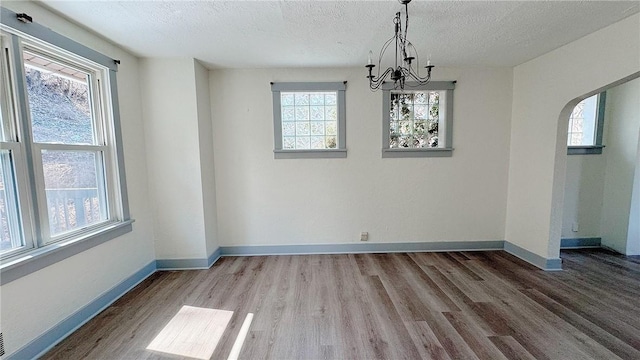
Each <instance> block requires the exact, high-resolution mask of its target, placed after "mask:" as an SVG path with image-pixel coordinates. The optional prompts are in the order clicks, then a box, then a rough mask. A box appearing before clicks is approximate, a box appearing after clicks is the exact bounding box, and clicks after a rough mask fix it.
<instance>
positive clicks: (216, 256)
mask: <svg viewBox="0 0 640 360" xmlns="http://www.w3.org/2000/svg"><path fill="white" fill-rule="evenodd" d="M221 257H222V250H221V249H220V247H218V248H217V249H216V251H214V252H213V254H211V255H210V256H209V259H208V261H207V262H208V264H209V265H208V266H207V268H210V267H211V266H213V264H215V263H216V261H218V259H220V258H221Z"/></svg>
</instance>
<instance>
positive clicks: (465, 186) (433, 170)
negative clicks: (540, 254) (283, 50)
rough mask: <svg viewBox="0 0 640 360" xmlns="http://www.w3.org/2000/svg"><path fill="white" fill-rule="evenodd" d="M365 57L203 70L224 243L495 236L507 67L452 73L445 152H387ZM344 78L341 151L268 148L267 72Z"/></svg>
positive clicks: (502, 180)
mask: <svg viewBox="0 0 640 360" xmlns="http://www.w3.org/2000/svg"><path fill="white" fill-rule="evenodd" d="M364 72H365V71H364V68H345V69H275V70H274V69H268V70H214V71H211V73H210V79H211V105H212V116H213V130H214V139H213V140H214V141H213V143H214V149H215V164H216V190H217V191H216V193H217V201H218V218H219V227H220V228H219V229H220V233H219V235H220V244H221V245H259V244H273V245H277V244H330V243H350V242H358V241H359V234H360V232H362V231H367V232H369V240H370V241H371V242H387V243H391V242H412V241H413V242H416V241H472V240H502V239H503V237H504V220H505V207H506V191H505V189H506V186H507V165H508V158H509V121H510V114H511V82H512V77H511V69H508V68H497V69H484V68H438V71H437V73H436V74H437V79H436V80H457V81H458V83H457V84H456V89H455V100H454V101H455V102H454V114H453V116H454V135H453V138H454V143H453V146H454V148H455V150H454V152H453V157H451V158H418V159H416V158H413V159H408V158H406V159H382V158H381V146H382V140H381V139H382V133H381V131H382V130H381V129H382V105H381V101H382V93H381V92H375V93H373V92H371V91H370V90H369V88H368V84H367V82H366V78H365V77H364ZM343 80H347V81H348V83H347V92H346V112H347V117H346V122H347V125H346V127H347V149H348V156H347V158H346V159H279V160H275V159H274V158H273V112H272V96H271V90H270V85H269V83H270V82H271V81H343Z"/></svg>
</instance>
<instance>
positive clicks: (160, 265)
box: [156, 247, 222, 271]
mask: <svg viewBox="0 0 640 360" xmlns="http://www.w3.org/2000/svg"><path fill="white" fill-rule="evenodd" d="M220 257H222V253H221V248H220V247H218V248H217V249H216V250H215V251H214V252H213V253H212V254H211V255H209V257H208V258H206V259H158V260H156V269H157V270H158V271H170V270H206V269H208V268H210V267H211V266H212V265H213V264H214V263H215V262H216V261H218V259H220Z"/></svg>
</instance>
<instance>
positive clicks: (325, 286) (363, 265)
mask: <svg viewBox="0 0 640 360" xmlns="http://www.w3.org/2000/svg"><path fill="white" fill-rule="evenodd" d="M562 258H563V268H564V269H565V270H564V271H561V272H543V271H540V270H538V269H536V268H534V267H532V266H531V265H529V264H527V263H524V262H523V261H521V260H519V259H517V258H515V257H513V256H511V255H509V254H507V253H505V252H502V251H493V252H448V253H408V254H404V253H399V254H357V255H354V254H351V255H304V256H303V255H301V256H259V257H225V258H222V259H220V260H219V261H218V262H217V263H216V264H215V265H214V266H213V267H212V268H211V269H209V270H199V271H175V272H158V273H155V274H153V275H152V276H151V277H150V278H148V279H147V280H145V281H144V282H142V283H141V284H140V285H138V286H137V287H136V288H134V289H133V290H132V291H131V292H129V293H128V294H126V295H125V296H124V297H122V298H121V299H120V300H118V301H117V302H116V303H114V304H113V305H112V306H110V307H109V308H107V309H106V310H105V311H103V312H102V313H101V314H99V315H98V316H97V317H95V318H94V319H93V320H91V321H90V322H88V323H87V324H86V325H84V326H83V327H82V328H80V329H79V330H78V331H76V332H75V333H74V334H72V335H71V336H69V337H68V338H67V339H66V340H64V341H63V342H61V343H60V344H58V345H57V346H56V347H55V348H53V349H52V350H51V351H50V352H49V353H47V354H46V355H45V356H44V358H45V359H83V358H87V359H129V358H131V359H158V358H171V359H175V358H179V357H178V356H175V355H169V354H162V353H157V352H151V351H148V350H145V348H146V347H147V346H148V345H149V343H151V341H152V340H153V339H154V337H155V336H156V335H157V334H158V333H159V332H160V331H161V330H162V329H163V327H164V326H165V325H166V324H167V323H168V322H169V321H170V320H171V319H172V317H173V316H174V315H175V314H176V313H177V312H178V311H179V310H180V309H181V307H182V306H183V305H189V306H193V307H203V308H209V309H219V310H229V311H233V312H234V313H233V316H232V317H231V320H230V322H229V325H228V327H227V329H226V330H225V331H224V334H223V335H222V338H221V339H220V341H219V343H218V345H217V347H216V349H215V352H214V353H213V356H212V357H211V358H212V359H227V357H228V355H229V352H230V351H231V348H232V346H233V343H234V341H235V339H236V337H237V335H238V333H239V331H240V327H241V326H242V323H243V321H244V319H245V316H246V315H247V313H253V314H254V318H253V322H252V324H251V327H250V330H249V333H248V336H247V338H246V341H245V343H244V346H243V347H242V350H241V352H240V358H244V359H264V358H270V359H420V358H423V359H563V360H564V359H618V358H622V359H640V257H625V256H621V255H616V254H613V253H610V252H607V251H604V250H572V251H563V252H562Z"/></svg>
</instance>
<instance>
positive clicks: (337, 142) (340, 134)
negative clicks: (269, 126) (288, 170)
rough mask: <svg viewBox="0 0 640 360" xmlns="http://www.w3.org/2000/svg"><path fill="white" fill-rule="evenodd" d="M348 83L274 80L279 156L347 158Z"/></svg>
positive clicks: (276, 145) (275, 150)
mask: <svg viewBox="0 0 640 360" xmlns="http://www.w3.org/2000/svg"><path fill="white" fill-rule="evenodd" d="M345 89H346V82H335V83H324V82H320V83H296V82H291V83H272V84H271V91H272V93H273V124H274V156H275V158H276V159H291V158H330V157H346V155H347V152H346V151H347V150H346V144H345V143H346V141H345V140H346V136H345V129H346V126H345V117H346V115H345V113H346V110H345Z"/></svg>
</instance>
